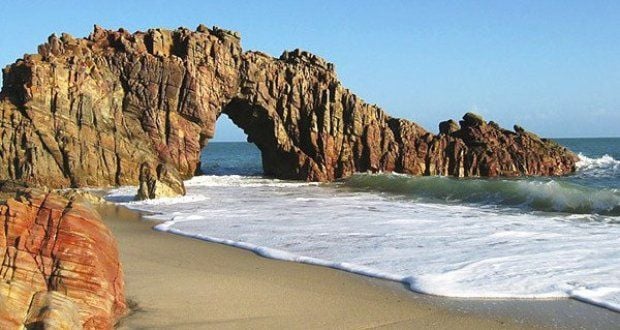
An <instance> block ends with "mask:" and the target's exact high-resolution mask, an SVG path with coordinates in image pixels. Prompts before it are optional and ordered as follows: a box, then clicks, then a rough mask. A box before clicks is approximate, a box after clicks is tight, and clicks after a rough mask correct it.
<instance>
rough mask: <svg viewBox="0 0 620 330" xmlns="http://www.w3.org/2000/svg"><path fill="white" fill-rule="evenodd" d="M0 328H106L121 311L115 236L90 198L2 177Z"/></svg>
mask: <svg viewBox="0 0 620 330" xmlns="http://www.w3.org/2000/svg"><path fill="white" fill-rule="evenodd" d="M0 191H1V192H2V196H0V199H2V201H0V220H1V223H2V226H0V251H2V254H3V261H2V265H1V266H0V328H1V329H23V328H28V329H39V328H45V329H80V328H86V329H111V328H112V327H113V326H114V324H115V323H116V321H117V320H118V319H119V318H120V317H121V316H122V315H123V314H124V313H125V312H126V309H127V307H126V304H125V298H124V289H123V287H124V282H123V276H122V275H123V274H122V270H121V266H120V263H119V259H118V250H117V246H116V241H115V240H114V238H113V237H112V235H111V233H110V231H109V230H108V229H107V228H106V227H105V226H104V225H103V223H102V222H101V220H100V218H99V215H98V214H97V212H95V211H94V210H93V209H92V208H91V207H90V206H89V205H88V204H83V203H80V202H76V201H74V200H67V199H65V198H63V197H61V196H60V195H57V194H55V193H49V192H44V191H42V190H37V189H31V188H27V187H25V186H20V185H16V184H13V183H11V182H0Z"/></svg>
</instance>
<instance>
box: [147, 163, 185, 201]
mask: <svg viewBox="0 0 620 330" xmlns="http://www.w3.org/2000/svg"><path fill="white" fill-rule="evenodd" d="M183 195H185V185H184V184H183V181H182V180H180V179H179V175H178V173H177V172H176V170H175V169H174V168H172V167H170V166H169V165H167V164H159V165H158V166H157V170H156V172H155V174H153V170H152V169H151V167H150V165H149V164H148V163H142V165H140V184H139V186H138V194H137V195H136V199H137V200H144V199H154V198H160V197H175V196H183Z"/></svg>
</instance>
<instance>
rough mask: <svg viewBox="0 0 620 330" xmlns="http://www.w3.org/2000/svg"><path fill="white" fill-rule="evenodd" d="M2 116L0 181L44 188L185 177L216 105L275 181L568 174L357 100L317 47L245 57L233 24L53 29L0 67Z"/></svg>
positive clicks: (512, 141) (450, 125)
mask: <svg viewBox="0 0 620 330" xmlns="http://www.w3.org/2000/svg"><path fill="white" fill-rule="evenodd" d="M0 111H1V114H2V116H1V119H0V120H1V122H2V129H1V131H0V132H1V134H0V178H10V179H20V180H25V181H29V182H35V183H41V184H45V185H47V186H50V187H81V186H109V185H125V184H137V183H138V179H139V177H140V173H139V172H140V165H141V164H143V163H146V164H148V165H149V166H150V168H156V167H157V166H158V164H161V163H163V164H166V165H167V166H169V168H173V169H175V171H169V173H170V175H177V176H178V177H177V178H175V180H173V181H177V180H180V179H186V178H189V177H191V176H192V175H194V174H195V173H197V172H199V155H200V151H201V149H202V148H203V147H204V146H205V145H206V144H207V142H208V140H209V139H210V138H212V137H213V135H214V133H215V132H214V130H215V121H216V120H217V118H218V117H219V116H220V115H221V114H226V115H228V116H229V117H230V118H231V119H232V120H233V122H234V123H235V124H236V125H238V126H239V127H241V128H242V129H243V130H244V131H245V132H246V133H247V135H248V140H249V141H250V142H254V143H255V144H256V145H257V146H258V148H259V149H260V150H261V152H262V157H263V168H264V172H265V174H267V175H271V176H275V177H278V178H284V179H301V180H316V181H329V180H334V179H337V178H342V177H346V176H348V175H351V174H352V173H354V172H358V171H361V172H365V171H372V172H377V171H396V172H401V173H409V174H415V175H437V174H441V175H453V176H459V177H460V176H498V175H501V176H514V175H563V174H567V173H570V172H572V171H573V170H574V164H575V161H576V156H575V155H574V154H573V153H571V152H570V151H567V150H566V149H565V148H563V147H561V146H559V145H557V144H555V143H553V142H551V141H547V140H544V139H540V138H538V137H537V136H535V135H534V134H532V133H528V132H526V131H524V130H517V131H516V132H513V131H508V130H505V129H501V128H500V127H498V126H497V125H495V124H492V123H486V122H485V121H484V120H483V119H482V118H479V117H477V116H475V115H473V114H468V115H466V116H465V117H464V119H463V121H461V123H460V125H458V124H456V122H453V121H451V122H450V121H449V122H444V123H442V124H441V125H440V134H439V135H435V134H432V133H430V132H428V131H426V130H424V129H423V128H422V127H420V126H418V125H416V124H415V123H413V122H409V121H407V120H403V119H397V118H391V117H390V116H389V115H387V114H386V113H385V112H384V111H383V110H381V109H380V108H378V107H377V106H374V105H369V104H367V103H364V102H363V101H362V100H361V99H360V98H359V97H357V96H356V95H355V94H353V93H352V92H350V91H349V90H347V89H346V88H344V87H343V86H342V85H341V84H340V82H339V81H338V78H337V76H336V73H335V71H334V66H333V65H332V64H330V63H327V62H326V61H324V60H323V59H321V58H319V57H317V56H315V55H312V54H309V53H307V52H303V51H299V50H295V51H292V52H284V53H283V54H282V56H280V57H279V58H273V57H270V56H268V55H265V54H263V53H260V52H245V53H244V52H242V50H241V45H240V40H239V36H238V35H237V34H236V33H234V32H230V31H226V30H223V29H219V28H215V27H214V28H213V29H208V28H206V27H205V26H203V25H201V26H199V27H198V28H197V29H196V31H190V30H188V29H185V28H179V29H177V30H174V31H169V30H163V29H152V30H148V31H147V32H136V33H133V34H131V33H129V32H127V31H125V30H123V29H121V30H118V31H109V30H104V29H102V28H99V27H95V29H94V31H93V33H92V34H91V35H90V36H89V37H87V38H83V39H77V38H73V37H71V36H69V35H67V34H63V35H62V36H61V37H60V38H58V37H56V36H55V35H52V36H50V38H49V40H48V42H47V43H45V44H43V45H41V46H39V50H38V54H34V55H25V56H24V58H23V59H20V60H18V61H17V62H16V63H14V64H12V65H10V66H8V67H7V68H5V69H4V70H3V89H2V92H1V94H0Z"/></svg>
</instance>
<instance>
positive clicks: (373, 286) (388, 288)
mask: <svg viewBox="0 0 620 330" xmlns="http://www.w3.org/2000/svg"><path fill="white" fill-rule="evenodd" d="M100 212H101V213H102V216H103V218H104V220H105V222H106V224H107V225H108V226H109V227H110V229H111V230H112V232H113V233H114V235H115V236H116V238H117V240H118V243H119V248H120V252H121V262H122V264H123V268H124V271H125V282H126V295H127V298H128V299H129V300H131V302H132V303H134V304H135V305H136V306H134V311H133V312H132V314H131V315H129V316H127V317H126V318H125V319H123V320H122V322H121V323H120V325H119V327H120V328H121V329H203V328H217V329H222V328H224V329H227V328H234V329H249V328H251V329H274V328H276V329H296V328H303V329H308V328H311V329H316V328H331V329H333V328H336V329H367V328H380V329H403V328H405V329H411V328H416V329H524V328H542V327H545V328H547V327H560V328H579V327H582V326H586V327H587V328H594V326H596V327H597V328H599V329H605V328H610V329H612V328H613V327H614V326H615V325H616V324H620V323H617V322H620V314H618V313H613V312H609V311H606V310H604V309H601V308H597V307H593V306H590V305H586V304H583V303H580V302H577V301H573V300H569V299H561V300H557V301H522V300H521V301H519V300H517V301H514V300H513V301H505V300H504V301H496V300H455V299H448V298H440V297H432V296H427V295H421V294H415V293H413V292H411V291H408V290H406V289H405V288H404V286H402V285H401V284H399V283H394V282H390V281H385V280H380V279H374V278H368V277H363V276H358V275H354V274H350V273H347V272H343V271H338V270H334V269H330V268H324V267H318V266H312V265H304V264H297V263H291V262H284V261H278V260H272V259H267V258H263V257H259V256H257V255H256V254H254V253H252V252H250V251H245V250H241V249H237V248H233V247H229V246H225V245H220V244H214V243H207V242H203V241H199V240H196V239H189V238H184V237H180V236H176V235H172V234H167V233H161V232H157V231H154V230H152V229H151V228H152V226H153V224H154V223H153V222H150V221H144V220H142V219H141V216H140V214H139V213H137V212H134V211H130V210H128V209H126V208H124V207H118V206H105V207H101V208H100ZM600 320H603V321H600ZM593 321H596V322H598V323H596V322H594V323H592V322H593Z"/></svg>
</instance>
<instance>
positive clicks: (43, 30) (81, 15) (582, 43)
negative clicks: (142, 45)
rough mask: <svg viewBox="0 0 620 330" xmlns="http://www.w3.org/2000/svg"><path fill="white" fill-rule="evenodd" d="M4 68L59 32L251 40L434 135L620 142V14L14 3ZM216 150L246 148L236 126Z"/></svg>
mask: <svg viewBox="0 0 620 330" xmlns="http://www.w3.org/2000/svg"><path fill="white" fill-rule="evenodd" d="M0 13H2V20H1V21H0V31H1V36H0V65H2V66H3V67H4V66H5V65H7V64H9V63H11V62H13V61H14V60H15V59H16V58H18V57H21V56H22V55H23V54H24V53H32V52H35V51H36V46H37V45H38V44H40V43H42V42H43V41H45V40H46V38H47V36H48V35H50V34H51V33H52V32H56V33H60V32H68V33H70V34H72V35H74V36H86V35H88V34H89V33H90V31H91V30H92V26H93V24H95V23H97V24H99V25H102V26H104V27H106V28H111V29H117V28H120V27H124V28H127V29H128V30H130V31H135V30H146V29H148V28H151V27H167V28H176V27H178V26H186V27H190V28H195V27H196V26H197V25H198V24H199V23H204V24H206V25H208V26H212V25H217V26H220V27H223V28H227V29H231V30H236V31H239V32H240V33H241V36H242V44H243V47H244V49H245V50H261V51H264V52H266V53H269V54H271V55H273V56H279V55H280V54H281V53H282V51H283V50H285V49H294V48H302V49H305V50H309V51H311V52H313V53H316V54H317V55H319V56H322V57H324V58H326V59H327V60H328V61H330V62H333V63H335V65H336V71H337V72H338V75H339V77H340V79H341V80H342V82H343V84H344V85H345V86H347V87H348V88H350V89H351V90H353V91H354V92H355V93H357V94H358V95H359V96H361V97H362V98H363V99H365V100H366V101H367V102H369V103H376V104H378V105H380V106H381V107H382V108H384V109H385V110H386V111H387V112H388V113H390V114H391V115H393V116H395V117H403V118H407V119H411V120H414V121H416V122H418V123H420V124H422V125H423V126H424V127H426V128H427V129H429V130H431V131H436V130H437V128H436V127H437V123H438V122H439V121H441V120H445V119H448V118H455V119H456V118H460V117H461V116H462V115H463V113H465V112H466V111H475V112H478V113H480V114H482V115H483V116H484V117H485V118H486V119H488V120H495V121H497V122H499V123H500V124H501V125H503V126H506V127H512V125H513V124H514V123H519V124H521V125H522V126H524V127H525V128H526V129H529V130H532V131H534V132H537V133H539V134H541V135H544V136H547V137H596V136H620V1H551V0H549V1H471V2H468V1H333V0H332V1H305V2H302V1H268V0H263V1H238V2H235V1H170V0H168V1H157V0H150V1H129V0H126V1H109V0H108V1H96V2H95V1H91V2H86V1H84V2H82V1H13V2H11V3H8V2H7V1H2V2H0ZM220 122H222V123H221V124H219V125H218V130H217V132H216V138H215V139H216V140H220V141H232V140H237V141H240V140H243V139H245V137H244V135H243V132H242V131H240V130H239V129H237V128H236V127H234V125H232V124H231V123H230V122H229V121H228V120H227V119H226V120H220Z"/></svg>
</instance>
